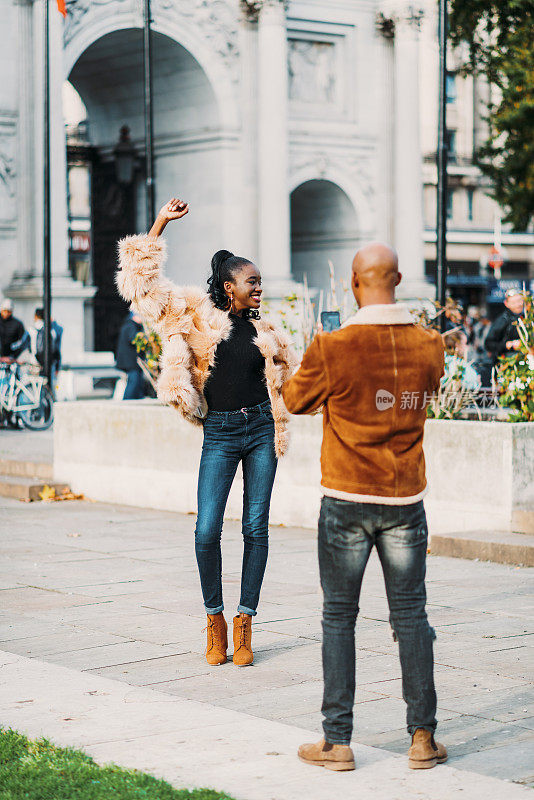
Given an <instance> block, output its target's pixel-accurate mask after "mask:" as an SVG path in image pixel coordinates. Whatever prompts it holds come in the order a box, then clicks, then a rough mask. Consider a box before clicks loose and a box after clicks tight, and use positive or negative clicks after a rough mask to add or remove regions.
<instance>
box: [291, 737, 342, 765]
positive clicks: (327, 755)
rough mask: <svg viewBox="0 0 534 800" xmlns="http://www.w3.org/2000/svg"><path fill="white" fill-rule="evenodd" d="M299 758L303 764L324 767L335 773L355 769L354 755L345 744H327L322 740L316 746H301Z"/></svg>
mask: <svg viewBox="0 0 534 800" xmlns="http://www.w3.org/2000/svg"><path fill="white" fill-rule="evenodd" d="M299 758H300V760H301V761H304V763H305V764H312V765H313V766H315V767H326V769H332V770H335V771H336V772H343V771H345V770H349V769H355V764H354V753H353V752H352V749H351V748H350V747H349V746H348V745H346V744H328V742H325V740H324V739H321V741H320V742H317V743H316V744H301V746H300V747H299Z"/></svg>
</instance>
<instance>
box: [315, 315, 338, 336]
mask: <svg viewBox="0 0 534 800" xmlns="http://www.w3.org/2000/svg"><path fill="white" fill-rule="evenodd" d="M338 328H341V317H340V316H339V311H321V325H320V328H319V330H323V331H324V332H325V333H331V332H332V331H337V329H338Z"/></svg>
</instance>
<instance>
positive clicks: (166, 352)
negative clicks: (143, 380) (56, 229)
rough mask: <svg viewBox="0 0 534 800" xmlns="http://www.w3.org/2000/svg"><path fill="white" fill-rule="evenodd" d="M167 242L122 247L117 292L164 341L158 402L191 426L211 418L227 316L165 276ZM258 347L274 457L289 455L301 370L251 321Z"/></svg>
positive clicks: (269, 329) (272, 334)
mask: <svg viewBox="0 0 534 800" xmlns="http://www.w3.org/2000/svg"><path fill="white" fill-rule="evenodd" d="M165 257H166V246H165V240H164V239H162V238H161V237H159V238H157V239H154V238H151V237H149V236H147V235H136V236H127V237H126V238H125V239H122V241H120V242H119V271H118V272H117V275H116V282H117V287H118V289H119V292H120V294H121V295H122V297H124V299H125V300H126V301H128V302H129V303H131V306H132V308H133V310H134V311H137V312H138V313H139V314H140V315H141V316H142V317H143V319H144V320H145V321H146V322H147V323H148V324H149V325H150V326H151V327H152V328H154V330H155V331H157V333H158V334H159V335H160V337H161V341H162V346H163V351H162V354H161V358H160V366H161V373H160V377H159V380H158V387H157V392H158V398H159V399H160V400H161V401H162V402H163V403H166V404H168V405H171V406H173V407H174V408H176V409H178V411H180V412H181V413H182V415H183V416H184V417H185V418H186V419H188V420H189V421H190V422H193V423H196V424H201V423H202V417H204V416H205V414H206V410H207V407H206V401H205V399H204V394H203V391H204V385H205V383H206V380H207V378H208V375H209V372H210V369H211V367H212V366H213V365H214V363H215V351H216V349H217V345H218V344H219V342H221V341H222V340H223V339H226V338H228V336H229V335H230V332H231V329H232V323H231V320H230V319H229V316H228V312H226V311H221V310H219V309H218V308H216V307H215V306H214V304H213V302H212V300H211V298H210V296H209V295H208V294H207V293H206V292H205V291H203V290H202V289H200V288H199V287H189V286H187V287H179V286H176V285H174V284H173V283H172V282H171V281H170V280H168V279H167V278H165V276H164V275H163V274H162V267H163V264H164V262H165ZM251 322H252V324H253V325H254V327H255V328H256V331H257V336H256V338H255V340H254V341H255V344H256V346H257V347H258V349H259V351H260V353H261V354H262V356H263V357H264V359H265V381H266V384H267V389H268V391H269V397H270V399H271V406H272V413H273V418H274V424H275V438H274V444H275V451H276V455H277V456H278V457H280V456H282V455H284V453H285V452H286V450H287V446H288V441H289V434H288V429H287V424H288V419H289V414H288V412H287V410H286V407H285V405H284V401H283V399H282V386H283V384H284V382H285V381H286V380H287V379H288V378H289V377H290V375H291V374H292V372H293V371H294V368H295V367H296V365H297V359H296V356H295V354H294V352H293V350H292V348H291V345H290V342H289V339H288V338H287V337H286V336H285V334H283V333H282V332H281V331H279V330H277V329H276V328H275V327H274V326H273V325H271V324H270V323H268V322H265V321H263V320H261V319H251Z"/></svg>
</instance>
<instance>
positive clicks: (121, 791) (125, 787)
mask: <svg viewBox="0 0 534 800" xmlns="http://www.w3.org/2000/svg"><path fill="white" fill-rule="evenodd" d="M0 787H1V788H0V797H1V798H2V800H74V798H76V800H111V799H113V800H231V799H230V798H229V797H228V795H225V794H223V793H222V792H217V791H213V790H211V789H195V790H193V791H188V790H187V789H174V788H173V787H172V786H171V785H170V784H169V783H167V782H166V781H162V780H158V779H157V778H154V777H152V775H147V774H146V773H145V772H138V771H137V770H129V769H122V768H121V767H118V766H116V765H115V764H106V765H105V766H103V767H101V766H99V765H98V764H96V763H95V762H94V761H93V759H92V758H91V757H90V756H88V755H86V754H85V753H82V752H81V751H80V750H73V749H71V748H62V747H56V745H54V744H52V743H51V742H49V741H48V740H47V739H39V740H38V741H32V740H30V739H28V738H26V736H23V735H22V734H21V733H17V731H13V730H5V729H0Z"/></svg>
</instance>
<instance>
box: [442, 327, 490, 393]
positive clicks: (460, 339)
mask: <svg viewBox="0 0 534 800" xmlns="http://www.w3.org/2000/svg"><path fill="white" fill-rule="evenodd" d="M443 344H444V346H445V374H444V376H443V378H442V379H441V382H442V384H444V383H446V382H447V381H448V380H449V379H450V378H454V377H455V376H458V380H459V381H460V382H461V384H462V388H463V389H465V390H467V391H470V392H478V390H479V389H480V383H481V379H480V375H479V373H478V372H477V371H476V370H475V369H474V367H473V366H472V365H471V364H470V363H469V362H468V360H467V356H468V350H467V336H466V334H465V333H464V331H450V332H449V333H445V334H444V335H443Z"/></svg>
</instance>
